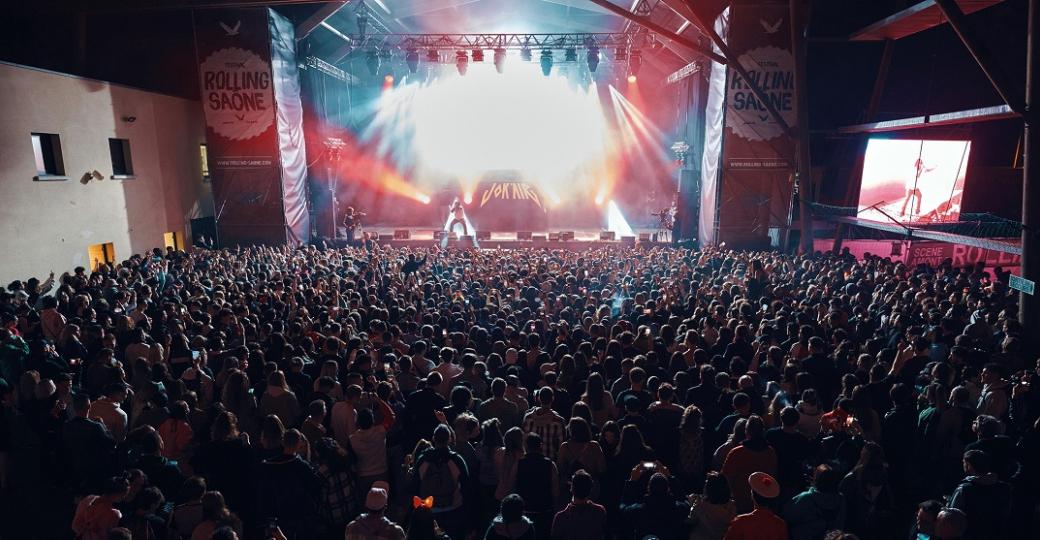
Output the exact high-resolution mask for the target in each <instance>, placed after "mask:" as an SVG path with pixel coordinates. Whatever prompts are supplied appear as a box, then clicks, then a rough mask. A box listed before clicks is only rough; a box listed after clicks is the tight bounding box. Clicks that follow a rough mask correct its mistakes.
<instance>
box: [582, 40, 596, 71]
mask: <svg viewBox="0 0 1040 540" xmlns="http://www.w3.org/2000/svg"><path fill="white" fill-rule="evenodd" d="M585 61H586V62H587V63H588V64H589V71H596V68H597V67H599V47H597V46H595V45H593V46H591V47H589V52H588V54H586V55H585Z"/></svg>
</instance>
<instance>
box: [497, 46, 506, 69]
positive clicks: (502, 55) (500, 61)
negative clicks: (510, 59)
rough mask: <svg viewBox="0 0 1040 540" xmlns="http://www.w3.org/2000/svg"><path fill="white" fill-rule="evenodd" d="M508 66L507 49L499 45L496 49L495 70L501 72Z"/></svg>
mask: <svg viewBox="0 0 1040 540" xmlns="http://www.w3.org/2000/svg"><path fill="white" fill-rule="evenodd" d="M505 66H506V50H505V49H503V48H501V47H499V48H498V49H495V70H496V71H498V72H499V73H502V71H503V70H504V69H505Z"/></svg>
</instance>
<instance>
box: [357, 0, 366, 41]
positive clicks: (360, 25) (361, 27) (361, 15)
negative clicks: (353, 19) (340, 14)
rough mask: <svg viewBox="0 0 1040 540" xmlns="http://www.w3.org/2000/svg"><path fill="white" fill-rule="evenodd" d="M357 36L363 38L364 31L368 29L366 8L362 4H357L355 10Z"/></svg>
mask: <svg viewBox="0 0 1040 540" xmlns="http://www.w3.org/2000/svg"><path fill="white" fill-rule="evenodd" d="M356 13H357V29H358V36H360V37H362V38H363V37H365V29H366V28H368V6H366V5H365V3H364V2H361V3H360V4H358V7H357V10H356Z"/></svg>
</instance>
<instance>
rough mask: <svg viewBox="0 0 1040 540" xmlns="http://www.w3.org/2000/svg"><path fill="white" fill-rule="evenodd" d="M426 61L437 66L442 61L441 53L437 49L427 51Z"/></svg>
mask: <svg viewBox="0 0 1040 540" xmlns="http://www.w3.org/2000/svg"><path fill="white" fill-rule="evenodd" d="M426 61H427V62H429V63H431V64H436V63H439V62H440V61H441V53H440V51H438V50H437V49H430V50H428V51H426Z"/></svg>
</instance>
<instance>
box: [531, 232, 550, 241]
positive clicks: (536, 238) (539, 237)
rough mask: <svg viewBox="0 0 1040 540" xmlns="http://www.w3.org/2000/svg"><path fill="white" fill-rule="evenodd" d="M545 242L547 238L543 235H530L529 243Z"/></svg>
mask: <svg viewBox="0 0 1040 540" xmlns="http://www.w3.org/2000/svg"><path fill="white" fill-rule="evenodd" d="M546 240H547V238H546V235H544V234H532V235H531V241H532V242H545V241H546Z"/></svg>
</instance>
